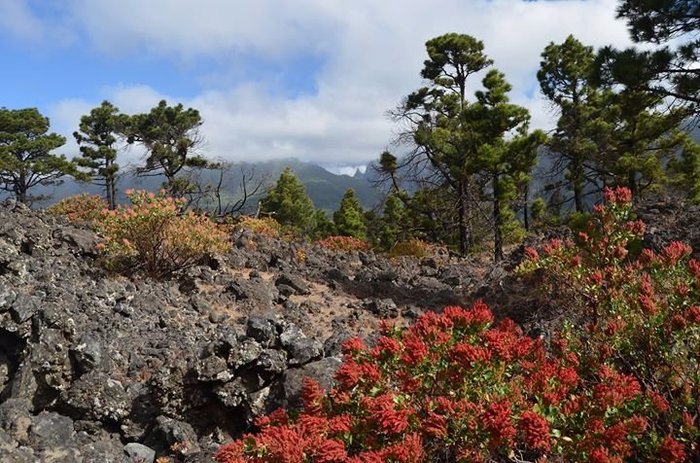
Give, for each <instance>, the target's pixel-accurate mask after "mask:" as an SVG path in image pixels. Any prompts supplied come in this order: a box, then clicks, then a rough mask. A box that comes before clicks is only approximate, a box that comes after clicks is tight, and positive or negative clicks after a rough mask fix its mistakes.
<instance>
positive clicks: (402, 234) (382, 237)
mask: <svg viewBox="0 0 700 463" xmlns="http://www.w3.org/2000/svg"><path fill="white" fill-rule="evenodd" d="M400 195H401V193H400V192H397V191H394V192H392V193H391V194H390V195H389V196H387V198H386V201H385V202H384V213H383V215H382V217H381V219H380V224H379V230H378V232H377V234H378V236H377V241H378V244H379V247H381V248H382V249H385V250H389V249H391V248H392V247H393V246H394V245H395V244H396V243H398V242H399V241H404V240H406V239H408V238H409V235H410V233H409V231H408V230H407V228H408V226H409V223H408V220H409V216H408V211H407V210H406V205H405V203H404V200H403V199H402V198H401V197H400Z"/></svg>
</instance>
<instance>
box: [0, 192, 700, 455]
mask: <svg viewBox="0 0 700 463" xmlns="http://www.w3.org/2000/svg"><path fill="white" fill-rule="evenodd" d="M664 207H668V208H671V209H673V210H677V205H674V204H673V203H671V204H666V205H658V204H657V205H656V206H654V207H650V208H648V209H646V210H644V214H646V216H645V218H646V219H647V220H651V221H652V222H654V220H656V219H658V218H659V217H664V218H665V217H671V218H673V220H675V222H673V223H671V222H669V220H671V219H668V220H667V219H664V220H665V222H663V223H661V222H659V220H656V222H659V223H660V224H659V225H653V226H652V227H654V226H655V227H657V232H655V233H654V234H652V235H650V238H649V242H650V244H652V245H661V244H662V243H663V242H667V241H669V240H671V239H677V238H689V239H690V241H691V242H692V241H695V244H700V243H698V241H699V238H700V235H697V234H698V233H700V232H698V227H697V226H696V225H697V224H699V223H700V222H699V221H698V218H699V217H700V211H698V210H697V209H693V210H692V211H690V212H689V211H688V210H685V211H684V212H681V213H678V214H675V215H674V214H672V213H671V212H669V210H665V209H663V208H664ZM674 207H675V209H674ZM674 217H675V218H674ZM656 222H654V223H656ZM661 230H663V232H661ZM688 230H692V232H691V234H692V233H696V235H697V236H688V233H687V232H688ZM683 232H685V235H683ZM232 239H233V243H234V248H233V250H232V251H231V252H230V253H229V254H228V255H226V256H221V257H218V258H216V259H212V260H211V261H210V262H208V263H207V265H202V266H198V267H195V268H192V269H189V270H188V271H186V272H184V273H183V274H182V275H180V276H179V277H178V278H176V279H173V280H170V281H163V282H156V281H152V280H148V279H143V278H139V277H134V278H126V277H122V276H114V275H108V274H107V273H106V272H105V271H104V270H102V269H101V268H100V266H99V263H98V262H97V258H98V256H97V255H96V252H95V249H96V248H95V245H96V243H97V242H98V237H97V236H95V234H94V233H92V232H91V231H90V230H89V229H87V228H81V227H75V226H72V225H70V224H68V223H67V222H66V221H64V220H63V219H61V218H56V217H53V216H50V215H47V214H44V213H42V212H36V211H31V210H28V209H26V208H23V207H17V206H10V205H4V206H3V205H0V461H2V462H3V463H4V462H22V463H23V462H37V461H41V462H66V463H68V462H71V463H72V462H84V463H87V462H94V463H97V462H100V463H105V462H115V463H117V462H118V463H127V462H131V463H136V462H139V463H143V462H145V463H152V462H153V461H154V459H155V458H156V457H162V456H168V457H170V458H171V460H169V461H179V462H183V461H187V462H208V461H212V460H211V454H212V452H213V451H214V450H215V449H216V448H217V447H218V445H220V444H221V443H222V442H225V441H227V440H228V439H230V437H231V436H238V435H240V433H241V432H243V431H245V430H246V429H248V428H249V426H250V424H251V422H252V420H253V419H254V418H255V417H256V416H258V415H260V414H262V413H265V412H268V411H271V410H272V409H274V408H277V407H279V406H286V405H294V404H295V403H296V400H297V395H298V392H299V389H300V384H301V379H302V378H303V377H304V376H307V375H308V376H312V377H315V378H316V379H318V380H319V381H320V382H321V384H323V385H326V386H327V385H329V384H330V382H331V380H332V376H333V373H334V370H335V368H336V367H337V366H338V365H339V363H340V346H341V344H342V341H343V340H344V339H346V338H347V337H349V336H352V335H360V336H363V337H366V338H369V339H370V341H371V337H372V333H373V332H374V331H375V329H376V327H377V326H378V324H379V320H381V319H384V318H389V319H391V320H393V321H394V322H395V323H397V324H405V323H408V322H410V320H412V319H414V318H415V317H417V316H418V315H419V314H420V313H421V312H423V311H425V310H440V309H441V308H442V307H443V306H445V305H453V304H462V305H465V304H468V303H469V302H470V301H471V300H473V299H476V298H484V299H485V300H486V301H487V302H489V303H490V304H492V305H493V306H494V307H495V308H496V310H497V313H500V314H501V315H502V316H510V317H512V318H514V319H515V320H516V321H518V322H520V323H521V324H522V325H523V326H524V328H525V329H526V331H528V332H529V333H531V334H535V335H537V334H541V331H542V330H543V329H546V327H545V328H543V326H544V325H546V320H547V319H548V317H549V318H550V319H553V318H556V316H558V315H557V314H556V311H552V308H551V307H546V304H543V301H541V300H538V299H537V298H535V297H531V296H529V294H530V293H531V291H529V288H526V287H525V286H524V284H523V283H522V282H519V281H518V280H517V279H515V278H514V277H512V276H511V275H510V273H509V270H510V269H512V268H513V267H514V265H515V264H516V263H517V262H518V261H519V259H520V258H521V256H522V248H517V249H514V250H513V251H512V253H511V255H510V257H509V259H507V261H506V263H505V264H504V265H502V266H495V267H494V266H493V265H491V264H490V263H488V259H485V258H483V257H482V258H474V259H469V260H458V259H456V258H454V257H450V256H447V255H437V256H433V257H430V258H424V259H415V258H401V259H398V260H388V259H385V258H382V257H379V256H376V255H374V254H373V253H349V254H343V253H332V252H329V251H326V250H324V249H320V248H318V247H315V246H310V245H303V244H300V243H293V242H287V241H283V240H272V239H269V238H265V237H261V236H257V235H255V234H253V233H252V232H250V231H246V230H239V231H236V232H235V233H234V235H233V237H232ZM506 308H507V310H506ZM499 309H500V310H501V312H498V310H499ZM559 315H560V314H559ZM543 320H544V322H543Z"/></svg>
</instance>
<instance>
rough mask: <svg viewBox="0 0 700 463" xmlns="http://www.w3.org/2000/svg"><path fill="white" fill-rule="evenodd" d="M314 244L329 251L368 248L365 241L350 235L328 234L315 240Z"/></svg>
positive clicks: (363, 249) (362, 249)
mask: <svg viewBox="0 0 700 463" xmlns="http://www.w3.org/2000/svg"><path fill="white" fill-rule="evenodd" d="M316 244H317V245H319V246H321V247H322V248H326V249H330V250H331V251H342V252H349V251H367V250H369V248H370V246H369V243H368V242H367V241H365V240H361V239H359V238H353V237H352V236H329V237H328V238H323V239H322V240H318V241H316Z"/></svg>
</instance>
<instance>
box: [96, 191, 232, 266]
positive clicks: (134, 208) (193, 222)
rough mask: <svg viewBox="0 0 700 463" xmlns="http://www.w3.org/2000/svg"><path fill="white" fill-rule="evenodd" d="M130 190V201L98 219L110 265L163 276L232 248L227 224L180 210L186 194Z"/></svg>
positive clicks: (103, 248) (107, 262) (101, 245)
mask: <svg viewBox="0 0 700 463" xmlns="http://www.w3.org/2000/svg"><path fill="white" fill-rule="evenodd" d="M127 195H128V197H129V200H130V201H131V203H132V204H131V207H120V208H118V209H116V210H113V211H109V210H106V211H104V212H103V213H102V214H101V216H100V218H99V219H98V221H97V222H96V226H97V229H98V231H100V232H101V233H102V234H103V236H104V238H105V240H104V242H102V243H100V249H101V250H102V252H103V253H104V256H105V263H106V264H107V266H108V268H111V269H114V270H136V269H143V270H144V271H145V272H146V273H147V274H148V275H149V276H152V277H155V278H162V277H166V276H169V275H171V274H172V273H174V272H176V271H178V270H182V269H185V268H187V267H190V266H192V265H194V264H196V263H197V262H199V261H200V260H201V259H202V258H204V257H205V256H207V255H209V254H212V253H219V252H226V251H227V250H229V249H230V242H229V234H228V233H227V231H226V229H225V228H221V227H219V226H217V224H216V223H214V222H213V221H211V220H210V219H209V218H208V217H207V216H204V215H198V214H195V213H193V212H191V211H188V212H180V208H181V206H182V203H183V200H181V199H175V198H169V197H166V196H164V195H162V194H159V195H155V194H153V193H148V192H145V191H136V192H127Z"/></svg>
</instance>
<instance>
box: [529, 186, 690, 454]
mask: <svg viewBox="0 0 700 463" xmlns="http://www.w3.org/2000/svg"><path fill="white" fill-rule="evenodd" d="M605 196H606V205H605V206H596V208H595V209H594V212H593V216H592V219H591V221H590V222H589V225H588V229H587V230H586V232H582V233H580V234H579V236H578V238H577V239H576V240H575V241H573V242H561V241H554V242H552V243H550V244H549V245H547V246H546V247H545V248H544V252H543V254H542V255H541V256H540V254H539V253H538V252H537V251H535V250H532V249H530V250H527V251H526V253H527V255H528V258H529V259H528V261H527V262H525V263H524V264H523V266H522V268H521V270H522V271H523V272H524V273H530V272H532V271H534V270H537V269H540V270H543V272H542V271H541V272H538V275H540V278H542V275H543V276H544V277H543V279H541V280H540V281H538V282H537V284H538V285H539V287H540V288H541V289H543V290H544V291H546V292H547V294H548V295H549V296H550V297H551V295H552V294H554V295H559V297H563V298H567V299H569V300H571V301H572V302H573V305H574V306H576V307H579V308H580V309H581V313H580V314H579V315H580V317H579V320H580V322H579V323H578V324H577V325H575V324H573V323H570V324H569V325H567V326H566V327H565V329H564V332H563V333H562V337H563V339H565V340H566V343H565V344H566V346H567V347H566V350H567V351H570V352H576V353H578V354H579V356H580V359H581V362H582V364H583V366H589V365H590V367H588V368H589V369H590V368H592V367H593V366H596V365H603V366H609V367H614V368H617V369H619V371H623V372H625V373H626V374H628V375H629V376H630V377H634V378H635V380H636V382H638V386H639V387H641V388H642V390H641V393H642V396H643V397H645V399H646V400H647V401H648V402H649V404H650V405H651V412H650V415H648V416H647V418H648V423H647V426H648V428H649V429H647V430H646V431H645V436H646V439H645V441H646V443H645V445H646V446H647V447H648V451H649V452H650V454H653V452H654V451H652V450H651V449H652V448H653V447H654V446H656V447H658V443H659V442H662V441H663V442H664V444H663V446H661V447H659V448H657V449H656V450H655V451H656V452H657V453H656V454H655V457H654V458H656V459H661V460H662V461H682V458H681V459H675V460H674V459H673V458H671V459H668V458H667V457H665V456H663V455H667V454H673V455H682V454H683V453H681V452H680V451H677V449H683V448H686V450H687V449H688V448H692V449H693V452H695V453H696V455H697V453H698V452H700V449H698V444H697V440H698V439H700V432H699V430H698V416H699V415H700V323H698V320H699V319H700V317H699V316H698V315H699V313H700V308H699V307H700V263H698V262H697V261H696V260H694V259H690V258H689V256H690V254H691V251H692V249H691V248H690V246H688V245H686V244H684V243H680V242H673V243H671V244H669V245H668V246H667V247H666V248H664V249H663V250H662V251H661V252H660V253H658V254H657V253H655V252H654V251H652V250H650V249H644V250H641V252H640V251H638V248H639V242H640V241H641V238H642V237H643V233H644V224H643V223H642V222H641V221H638V220H633V217H632V212H631V202H630V201H631V195H630V193H629V190H626V189H616V190H607V191H606V194H605ZM635 249H636V250H637V252H635ZM611 394H612V393H606V392H605V391H598V397H599V398H601V399H602V398H608V399H609V400H612V398H613V397H616V395H615V394H616V393H615V394H612V395H611ZM689 418H692V419H689ZM667 433H668V436H667V435H666V434H667ZM671 434H673V437H671ZM674 438H675V439H677V440H674ZM652 442H653V443H654V444H652ZM685 446H689V447H685ZM674 449H675V450H674ZM650 458H651V457H650ZM674 458H675V457H674Z"/></svg>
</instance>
